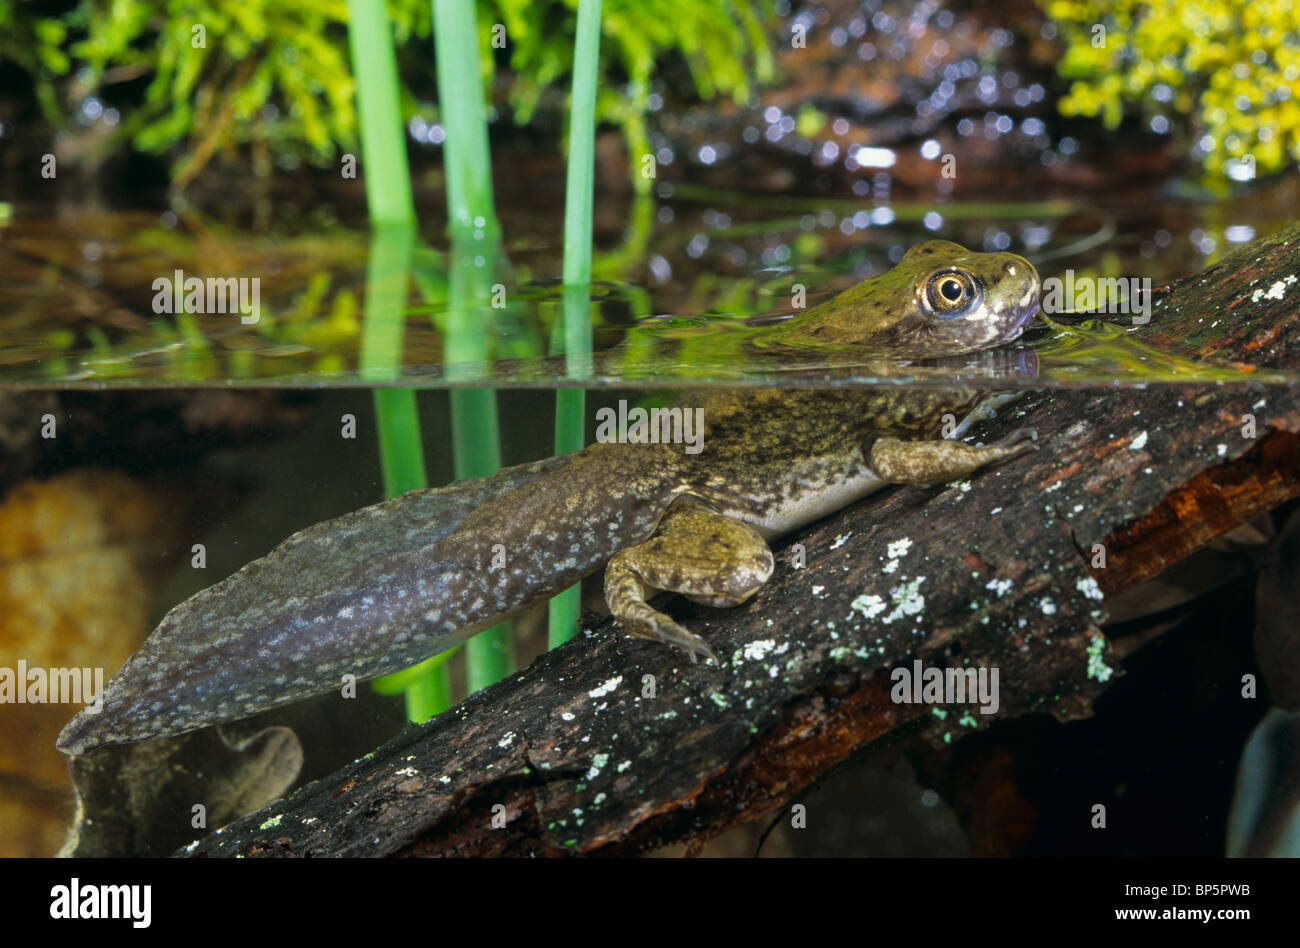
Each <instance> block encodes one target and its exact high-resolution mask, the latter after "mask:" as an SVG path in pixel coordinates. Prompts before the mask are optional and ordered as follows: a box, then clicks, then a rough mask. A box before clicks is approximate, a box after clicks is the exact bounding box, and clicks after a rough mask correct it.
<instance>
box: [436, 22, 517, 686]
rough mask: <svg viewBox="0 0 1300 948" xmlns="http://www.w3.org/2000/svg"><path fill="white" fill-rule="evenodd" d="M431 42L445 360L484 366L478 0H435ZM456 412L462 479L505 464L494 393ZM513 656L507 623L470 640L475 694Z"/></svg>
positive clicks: (464, 393) (460, 400)
mask: <svg viewBox="0 0 1300 948" xmlns="http://www.w3.org/2000/svg"><path fill="white" fill-rule="evenodd" d="M433 38H434V52H435V58H436V60H437V74H438V108H439V111H440V113H441V117H442V120H443V126H444V128H445V129H446V135H447V137H446V144H445V146H444V150H443V167H444V169H445V171H446V176H447V229H448V231H449V234H450V236H451V246H452V253H451V261H450V266H451V274H450V279H449V281H448V312H447V325H446V327H445V330H444V359H445V360H446V362H447V363H448V364H451V365H454V364H458V363H469V362H482V361H486V360H487V359H488V358H490V355H491V353H490V352H489V349H488V338H489V332H490V330H491V327H492V319H491V317H492V315H493V311H492V310H491V309H490V308H488V306H487V305H486V304H487V299H488V296H489V293H490V288H491V284H492V279H493V276H494V274H495V272H496V264H497V261H498V260H499V257H500V255H499V247H500V240H501V228H500V225H499V224H498V223H497V217H496V210H495V208H494V206H493V200H492V163H491V157H490V155H489V152H488V135H487V122H486V119H485V115H484V112H485V106H484V98H483V83H482V79H481V78H480V76H481V73H480V68H481V63H480V58H479V38H478V30H477V27H476V24H475V11H474V2H473V0H433ZM453 375H454V373H450V374H449V377H452V376H453ZM451 412H452V442H453V444H454V448H455V459H456V464H455V467H456V477H457V479H460V478H467V477H486V476H487V475H489V474H492V473H493V472H495V471H496V470H497V469H498V468H499V467H500V466H501V450H500V444H499V440H498V434H497V409H496V393H495V392H493V391H491V390H487V389H475V390H453V391H452V393H451ZM511 652H512V650H511V639H510V627H509V625H508V624H502V625H498V626H493V627H492V628H490V629H487V630H485V631H483V632H480V633H479V634H478V635H476V636H475V637H474V638H473V639H471V640H470V641H469V642H468V643H466V646H465V666H466V679H467V681H468V685H469V690H470V691H471V692H474V691H477V690H478V689H480V688H484V687H486V686H488V685H490V684H492V683H493V682H495V681H497V680H499V679H500V678H503V677H505V676H506V675H508V674H510V672H511V671H512V669H513V656H512V654H511Z"/></svg>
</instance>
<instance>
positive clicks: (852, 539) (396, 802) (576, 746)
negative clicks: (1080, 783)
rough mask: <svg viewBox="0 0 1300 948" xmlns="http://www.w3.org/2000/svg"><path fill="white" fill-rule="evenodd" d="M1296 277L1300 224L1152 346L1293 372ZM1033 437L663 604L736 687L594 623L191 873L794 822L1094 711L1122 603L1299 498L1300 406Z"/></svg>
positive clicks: (1185, 400) (1225, 267)
mask: <svg viewBox="0 0 1300 948" xmlns="http://www.w3.org/2000/svg"><path fill="white" fill-rule="evenodd" d="M1297 271H1300V225H1297V226H1293V227H1291V228H1289V229H1288V230H1286V231H1284V232H1282V233H1280V234H1278V235H1275V236H1274V237H1271V238H1268V239H1265V240H1262V241H1258V242H1256V243H1254V244H1252V245H1250V246H1248V247H1246V248H1243V249H1242V250H1240V251H1239V252H1237V253H1236V254H1234V255H1233V256H1231V257H1229V258H1227V259H1225V260H1224V261H1222V262H1220V263H1218V264H1216V265H1214V266H1213V267H1211V268H1209V269H1208V270H1207V271H1205V272H1204V273H1202V274H1200V275H1198V276H1196V277H1192V278H1189V279H1187V280H1183V281H1181V282H1179V283H1177V284H1175V285H1174V287H1173V289H1172V292H1171V293H1170V294H1169V295H1168V296H1167V297H1166V298H1165V299H1164V300H1163V301H1162V303H1161V304H1160V305H1159V306H1157V308H1156V311H1155V313H1154V315H1153V318H1152V321H1151V323H1150V325H1148V326H1143V327H1136V328H1135V330H1134V331H1135V332H1137V333H1140V338H1141V340H1142V341H1143V342H1144V343H1146V344H1148V345H1150V346H1152V347H1154V348H1155V349H1158V350H1163V351H1174V352H1178V353H1179V354H1180V355H1182V356H1185V357H1193V358H1197V359H1200V360H1203V361H1210V362H1213V363H1215V364H1220V365H1237V366H1239V367H1249V366H1251V365H1263V366H1268V367H1270V368H1274V369H1279V370H1286V371H1295V370H1297V369H1300V320H1298V319H1297V318H1296V317H1297V300H1300V285H1297V281H1296V276H1295V273H1296V272H1297ZM1246 377H1247V378H1249V375H1247V376H1246ZM1025 425H1033V426H1035V427H1036V428H1037V429H1038V431H1039V433H1040V437H1041V440H1040V450H1039V451H1038V452H1037V453H1035V454H1032V455H1029V456H1027V457H1022V458H1019V459H1017V460H1015V461H1013V462H1010V463H1008V464H1006V465H1003V466H1001V467H998V468H995V469H992V470H988V471H984V472H982V473H980V474H978V475H976V476H975V477H973V478H972V479H971V480H970V481H967V482H961V483H957V484H952V485H946V486H942V487H936V488H919V487H901V488H894V489H891V490H888V491H886V492H884V493H881V494H878V495H876V496H874V497H870V498H868V499H867V500H865V501H863V502H861V503H859V504H856V505H854V506H853V507H851V508H849V509H847V510H845V511H842V512H840V513H839V514H838V515H836V516H834V517H832V518H829V519H827V520H824V521H821V522H819V523H817V524H814V525H813V526H811V527H809V528H807V529H805V530H803V531H801V532H799V533H798V534H796V535H794V536H792V537H790V538H787V540H786V541H784V542H783V544H782V545H781V546H779V547H778V548H777V551H776V552H777V569H776V572H775V574H774V576H773V578H772V580H771V582H770V583H769V585H768V586H766V587H765V588H764V589H763V590H762V591H761V592H760V593H759V594H758V596H757V597H756V598H755V599H754V600H753V601H752V602H751V603H749V604H748V605H746V606H744V607H742V608H739V609H734V610H712V609H707V608H704V607H693V606H691V605H690V604H688V603H685V602H683V601H681V600H674V599H671V598H670V599H669V600H668V603H669V605H668V608H670V609H675V610H676V611H677V614H678V615H679V616H680V617H684V618H686V619H687V620H688V621H689V622H690V623H691V624H692V628H694V629H695V630H697V631H699V632H700V633H701V634H702V635H703V636H704V637H705V638H706V639H707V640H708V641H709V642H710V643H711V644H712V645H713V647H714V649H715V650H716V651H717V653H718V654H719V656H721V658H722V666H721V667H720V668H719V667H706V666H703V665H691V664H689V663H688V662H686V661H685V660H684V659H683V657H682V656H681V655H680V654H679V653H677V652H674V651H671V650H669V649H665V648H663V647H661V646H658V645H656V644H653V643H649V642H644V641H639V640H635V639H629V638H627V637H625V636H622V635H620V634H618V633H617V631H616V629H615V628H614V627H613V626H612V624H611V623H610V622H609V621H608V620H604V621H599V622H596V623H594V624H591V625H590V626H589V627H588V628H587V629H586V630H585V634H583V635H581V636H579V637H578V638H577V639H576V640H574V641H572V642H570V643H568V644H567V645H565V646H563V647H561V648H558V649H555V650H553V651H551V652H549V653H547V654H546V655H544V656H542V657H541V658H539V659H538V660H537V661H536V662H534V663H533V664H532V665H531V666H529V667H528V668H527V669H525V670H523V671H521V672H519V673H518V674H516V675H513V676H511V677H510V678H508V679H506V680H504V681H502V682H499V683H498V684H496V685H494V686H492V687H491V688H488V689H486V690H484V691H482V692H480V693H478V694H476V695H474V696H472V697H471V698H470V699H469V700H468V701H466V702H465V703H464V704H463V705H461V706H460V707H458V708H455V709H453V710H451V711H448V712H447V713H445V714H443V715H440V716H439V717H437V718H435V719H433V720H431V721H429V722H427V723H426V724H424V725H421V726H415V727H410V728H408V729H406V730H405V731H404V732H403V733H401V734H400V735H398V736H397V737H396V738H395V739H394V740H392V741H390V742H389V743H388V744H386V745H385V746H383V747H381V748H379V749H378V750H376V751H375V752H374V753H373V754H370V755H367V756H366V757H365V758H363V759H361V760H358V761H356V762H354V763H353V764H351V765H350V766H348V767H346V768H344V769H342V770H340V771H338V772H337V773H335V774H333V775H331V776H330V777H328V778H326V779H323V780H319V781H316V782H314V783H312V784H309V785H307V786H305V787H302V788H301V789H299V790H298V791H296V792H295V793H293V794H292V795H290V796H289V797H288V798H287V799H285V800H282V801H279V802H277V803H275V804H272V805H271V806H270V807H268V808H266V809H264V810H262V811H261V812H259V813H256V814H254V815H252V816H249V817H246V818H244V819H241V820H239V821H237V822H235V823H232V824H231V825H229V826H227V827H225V828H224V829H223V830H221V831H219V832H217V833H215V834H212V835H209V836H207V837H206V838H204V839H202V840H200V841H198V842H197V843H195V844H191V846H190V847H187V848H186V849H185V850H183V851H182V852H184V853H188V854H201V855H223V856H230V855H235V854H241V855H297V856H308V855H313V856H323V855H415V856H433V855H451V854H456V855H518V854H540V855H559V854H632V853H636V852H641V851H644V850H647V849H650V848H653V847H655V846H659V845H662V844H666V843H669V842H682V841H693V842H700V841H703V840H705V839H708V838H709V837H711V836H713V835H716V834H717V833H719V832H721V831H722V830H724V829H726V828H727V827H729V826H731V825H733V824H736V823H739V822H742V821H746V820H750V819H753V818H755V817H757V816H759V815H761V814H763V813H766V812H769V811H771V810H773V809H775V808H777V807H780V806H782V805H784V804H786V803H788V802H789V801H790V800H792V799H793V798H794V797H796V796H797V795H798V794H799V792H800V791H801V790H803V789H804V788H805V787H806V786H808V785H809V784H810V783H812V782H813V781H814V780H816V779H817V778H818V777H819V776H820V775H822V774H825V773H826V772H827V771H829V770H830V769H832V768H833V767H835V766H836V765H837V764H839V763H840V762H842V761H844V760H845V759H846V758H847V757H848V756H849V755H850V754H852V753H854V752H855V751H856V750H858V749H860V748H862V747H864V746H865V745H867V744H869V743H871V742H873V741H877V740H880V739H882V738H885V737H886V736H888V735H891V734H894V733H896V732H899V731H900V730H902V729H907V731H908V733H912V732H914V731H916V730H923V731H925V732H926V733H927V734H928V735H929V736H930V737H931V738H932V739H934V740H938V741H945V740H953V739H956V738H958V737H960V736H961V735H963V734H965V733H968V732H970V731H972V730H975V729H978V728H981V727H984V726H985V725H987V724H988V723H990V722H991V721H992V720H998V719H1005V718H1006V717H1010V716H1015V715H1020V714H1025V713H1030V712H1049V713H1051V714H1053V715H1055V716H1057V717H1058V718H1061V719H1068V718H1072V717H1078V716H1083V715H1087V714H1089V713H1090V709H1091V704H1092V701H1093V700H1094V699H1095V698H1096V696H1097V695H1098V694H1099V693H1100V692H1101V691H1102V690H1103V689H1104V688H1105V687H1106V682H1107V681H1108V680H1109V679H1110V678H1111V676H1112V673H1113V669H1112V668H1111V667H1110V666H1111V663H1112V662H1113V657H1112V656H1111V655H1110V651H1109V645H1108V643H1107V642H1106V640H1105V638H1104V636H1103V635H1102V632H1101V630H1100V628H1099V623H1100V622H1102V621H1104V617H1105V614H1104V605H1105V602H1104V600H1105V598H1107V597H1111V596H1114V595H1116V594H1118V593H1120V592H1122V591H1124V590H1126V589H1129V588H1131V587H1132V586H1134V585H1136V584H1138V583H1141V582H1143V581H1145V580H1146V579H1149V578H1151V577H1153V576H1155V575H1157V574H1158V573H1160V572H1161V571H1162V570H1164V569H1165V568H1166V567H1168V566H1169V565H1171V564H1174V563H1176V562H1178V561H1179V560H1181V559H1182V558H1184V557H1186V556H1187V555H1188V554H1189V553H1191V552H1192V551H1194V550H1196V549H1197V548H1198V547H1200V546H1202V545H1203V544H1205V543H1206V542H1207V541H1208V540H1210V539H1212V538H1213V537H1215V536H1217V535H1219V534H1221V533H1223V532H1225V531H1227V530H1229V529H1232V528H1233V527H1235V526H1237V525H1238V524H1240V523H1242V522H1244V521H1246V520H1248V519H1250V518H1252V517H1254V516H1257V515H1258V514H1260V513H1261V512H1264V511H1267V510H1269V509H1271V508H1272V507H1275V506H1277V505H1278V504H1280V503H1282V502H1284V501H1286V500H1288V499H1290V498H1292V497H1295V496H1297V495H1300V441H1298V440H1297V439H1298V438H1300V391H1297V389H1296V387H1295V386H1294V385H1287V384H1272V385H1267V386H1266V385H1263V384H1259V385H1251V384H1237V385H1231V386H1228V385H1213V384H1196V385H1185V384H1180V385H1157V386H1154V387H1150V388H1146V389H1115V390H1105V391H1097V390H1090V391H1055V392H1035V393H1031V394H1029V395H1027V396H1026V397H1025V398H1024V399H1023V400H1022V401H1021V402H1020V403H1018V404H1017V405H1015V406H1014V407H1013V408H1012V409H1010V410H1009V411H1006V412H1004V413H1003V415H1002V417H1000V418H998V419H997V420H996V421H994V422H991V423H989V424H988V425H987V426H986V428H985V430H984V432H983V436H984V438H985V440H991V439H992V438H996V437H1000V436H1002V435H1003V434H1005V433H1007V432H1008V431H1010V430H1012V429H1014V428H1018V427H1023V426H1025ZM918 659H919V660H920V661H922V662H924V664H925V666H927V667H929V666H950V667H968V666H969V667H973V668H980V667H986V668H989V669H997V671H998V673H999V685H1000V688H999V695H1000V702H999V706H998V708H997V709H996V713H991V714H983V713H981V712H980V709H979V708H977V707H975V706H971V705H965V706H962V707H960V708H958V707H949V708H948V709H947V713H946V714H944V715H943V716H940V715H939V714H936V713H935V709H934V708H933V707H931V706H929V705H927V704H924V703H901V702H898V701H896V700H894V699H895V697H896V695H895V694H893V693H892V691H893V688H894V684H893V682H892V680H891V670H892V669H895V668H896V667H899V666H902V667H907V668H910V667H912V663H913V662H914V661H915V660H918ZM1223 673H1224V675H1225V676H1228V678H1232V679H1233V680H1234V681H1235V680H1236V678H1237V675H1238V672H1237V671H1236V670H1234V669H1225V670H1224V672H1223Z"/></svg>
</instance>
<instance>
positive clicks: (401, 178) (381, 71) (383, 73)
mask: <svg viewBox="0 0 1300 948" xmlns="http://www.w3.org/2000/svg"><path fill="white" fill-rule="evenodd" d="M348 43H349V46H350V48H351V50H352V71H353V73H354V74H355V76H356V81H357V110H358V112H359V113H360V119H361V155H362V158H363V159H364V164H363V166H362V175H363V176H364V177H365V181H366V202H367V204H368V206H369V209H370V222H371V224H405V225H407V226H410V227H413V226H414V225H415V202H414V200H413V199H412V197H411V175H410V171H409V169H408V168H407V164H406V140H405V137H404V126H403V124H402V113H401V109H400V108H399V105H398V102H399V99H398V85H397V60H396V57H395V56H394V55H393V31H392V29H391V28H390V26H389V23H388V13H387V11H386V10H385V8H384V0H348Z"/></svg>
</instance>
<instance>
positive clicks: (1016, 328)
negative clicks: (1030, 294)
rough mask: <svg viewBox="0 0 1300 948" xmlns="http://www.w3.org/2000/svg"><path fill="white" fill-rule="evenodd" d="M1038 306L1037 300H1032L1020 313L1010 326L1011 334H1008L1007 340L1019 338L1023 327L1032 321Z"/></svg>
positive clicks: (1036, 313)
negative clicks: (1030, 304) (1031, 303)
mask: <svg viewBox="0 0 1300 948" xmlns="http://www.w3.org/2000/svg"><path fill="white" fill-rule="evenodd" d="M1040 308H1041V307H1040V306H1039V304H1038V300H1034V302H1033V305H1032V306H1030V307H1029V308H1028V309H1026V310H1025V311H1024V312H1023V313H1021V314H1020V317H1019V318H1018V319H1017V320H1016V322H1015V324H1014V325H1013V326H1012V327H1011V334H1010V335H1009V336H1008V341H1010V340H1012V339H1019V338H1020V335H1021V333H1023V332H1024V331H1025V327H1026V326H1028V325H1029V324H1030V323H1031V322H1033V321H1034V317H1035V316H1037V315H1038V311H1039V309H1040Z"/></svg>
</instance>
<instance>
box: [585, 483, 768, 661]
mask: <svg viewBox="0 0 1300 948" xmlns="http://www.w3.org/2000/svg"><path fill="white" fill-rule="evenodd" d="M773 566H774V561H773V559H772V551H771V550H770V549H768V546H767V543H766V541H764V539H763V538H762V537H761V536H760V535H759V534H758V532H757V531H755V530H754V529H753V528H752V527H750V526H749V525H748V524H745V523H742V522H740V521H739V520H734V519H732V518H731V517H727V516H724V515H723V514H720V513H718V512H717V511H715V510H713V509H711V508H710V507H708V506H707V505H706V504H705V503H704V502H703V501H700V500H698V499H697V498H694V497H690V496H685V497H679V498H678V499H677V500H675V501H674V502H673V504H672V506H670V507H669V509H668V511H667V512H666V513H665V514H664V517H663V519H662V520H661V521H660V523H659V527H658V529H656V530H655V532H654V534H653V535H652V536H651V537H650V539H648V540H646V541H644V542H643V543H638V544H637V545H636V546H633V547H629V548H628V549H626V550H623V551H621V552H620V553H618V554H617V555H615V556H614V558H613V559H611V560H610V561H609V565H608V566H607V567H606V568H605V602H606V603H607V604H608V605H609V608H610V611H611V612H613V614H614V617H615V618H616V619H618V621H619V622H620V623H621V624H622V626H623V628H625V629H626V630H627V631H628V632H630V633H631V634H632V635H636V636H640V637H642V638H649V639H658V640H659V641H661V642H669V643H671V644H673V645H676V646H678V647H679V648H683V649H685V650H686V651H687V652H688V653H689V654H690V656H691V661H695V660H696V657H697V656H699V655H703V656H704V657H705V658H709V659H712V660H713V661H715V662H716V661H717V660H718V658H717V656H716V655H714V654H713V649H711V648H709V646H708V644H707V643H705V641H704V640H703V639H701V638H700V637H699V636H698V635H695V634H694V633H693V632H690V631H688V630H687V629H684V628H683V627H682V626H680V625H678V624H677V623H676V622H674V621H673V620H672V619H670V618H669V617H668V616H666V615H664V614H663V613H662V612H658V611H656V610H655V609H652V608H651V607H650V606H649V605H647V604H646V599H647V598H649V597H650V596H651V595H653V591H654V590H660V589H662V590H666V591H668V592H675V593H681V594H682V595H684V596H686V597H687V598H689V599H693V600H695V601H696V602H699V603H703V604H704V605H707V606H720V607H727V606H738V605H740V604H741V603H742V602H744V601H745V600H746V599H748V598H749V597H750V596H752V595H754V593H755V592H757V591H758V588H759V587H760V586H762V585H763V584H764V583H765V582H767V579H768V577H769V576H771V575H772V569H773Z"/></svg>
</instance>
